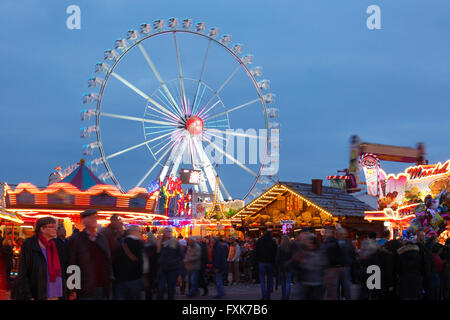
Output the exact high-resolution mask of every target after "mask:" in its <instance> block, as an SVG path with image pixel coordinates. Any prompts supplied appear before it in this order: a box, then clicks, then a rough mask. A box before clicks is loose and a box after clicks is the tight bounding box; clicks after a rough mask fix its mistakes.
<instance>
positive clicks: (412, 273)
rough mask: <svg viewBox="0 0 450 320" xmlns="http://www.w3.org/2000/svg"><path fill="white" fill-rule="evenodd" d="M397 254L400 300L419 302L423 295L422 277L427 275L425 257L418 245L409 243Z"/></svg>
mask: <svg viewBox="0 0 450 320" xmlns="http://www.w3.org/2000/svg"><path fill="white" fill-rule="evenodd" d="M397 252H398V255H399V258H398V262H397V263H398V265H397V270H398V275H399V278H400V284H399V294H400V299H402V300H419V299H421V295H422V277H423V276H424V274H425V261H424V255H422V254H421V252H420V248H419V246H418V245H417V244H414V243H413V242H409V241H408V242H406V243H405V244H404V245H403V246H402V247H401V248H399V249H398V250H397Z"/></svg>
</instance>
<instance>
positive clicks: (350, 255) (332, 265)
mask: <svg viewBox="0 0 450 320" xmlns="http://www.w3.org/2000/svg"><path fill="white" fill-rule="evenodd" d="M346 237H347V230H345V229H344V228H339V229H338V230H337V231H336V238H335V237H333V235H332V234H331V233H330V235H328V236H327V237H326V239H325V241H324V245H325V250H326V256H327V260H328V268H327V270H326V275H325V283H326V289H327V299H329V300H335V299H337V298H338V297H340V295H339V293H340V292H341V290H340V288H341V286H342V293H343V297H344V298H345V299H346V300H350V299H351V292H350V282H351V273H350V266H351V265H352V264H354V261H355V258H356V253H355V249H354V247H353V245H352V243H351V242H350V240H348V239H346Z"/></svg>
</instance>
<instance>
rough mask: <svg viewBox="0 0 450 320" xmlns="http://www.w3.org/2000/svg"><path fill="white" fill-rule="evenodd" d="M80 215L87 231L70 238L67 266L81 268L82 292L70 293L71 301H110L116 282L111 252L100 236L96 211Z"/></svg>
mask: <svg viewBox="0 0 450 320" xmlns="http://www.w3.org/2000/svg"><path fill="white" fill-rule="evenodd" d="M80 215H81V219H82V223H83V225H84V226H85V228H84V229H83V231H81V232H78V233H76V234H74V235H72V236H71V237H70V239H69V242H68V243H67V261H68V265H76V266H79V268H80V271H81V288H80V289H74V290H70V295H69V299H79V300H106V299H111V298H112V280H113V279H114V277H113V269H112V261H111V252H110V249H109V246H108V241H107V239H106V237H105V236H104V235H103V234H101V233H99V232H97V219H98V214H97V210H93V209H89V210H85V211H83V212H82V213H81V214H80Z"/></svg>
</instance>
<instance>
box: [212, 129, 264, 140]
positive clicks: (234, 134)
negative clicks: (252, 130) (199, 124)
mask: <svg viewBox="0 0 450 320" xmlns="http://www.w3.org/2000/svg"><path fill="white" fill-rule="evenodd" d="M208 131H210V132H216V133H222V134H224V135H231V136H236V137H244V138H250V139H264V137H258V136H254V135H251V134H247V133H241V132H234V131H231V130H230V131H223V130H219V129H206V132H208Z"/></svg>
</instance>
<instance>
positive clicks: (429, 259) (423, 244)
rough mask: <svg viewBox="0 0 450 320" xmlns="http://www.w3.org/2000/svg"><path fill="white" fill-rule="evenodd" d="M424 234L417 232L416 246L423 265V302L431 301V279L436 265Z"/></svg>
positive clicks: (422, 231) (420, 231) (423, 232)
mask: <svg viewBox="0 0 450 320" xmlns="http://www.w3.org/2000/svg"><path fill="white" fill-rule="evenodd" d="M426 240H427V239H426V234H425V231H424V230H418V231H417V237H416V245H417V246H418V247H419V251H420V254H421V255H422V256H423V257H422V261H423V263H424V265H423V268H424V273H423V280H422V281H423V284H422V287H423V291H424V296H423V298H424V299H425V300H432V298H433V292H432V291H433V279H434V276H435V273H436V264H435V262H434V258H433V254H432V253H431V247H430V243H431V241H429V240H428V241H426Z"/></svg>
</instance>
